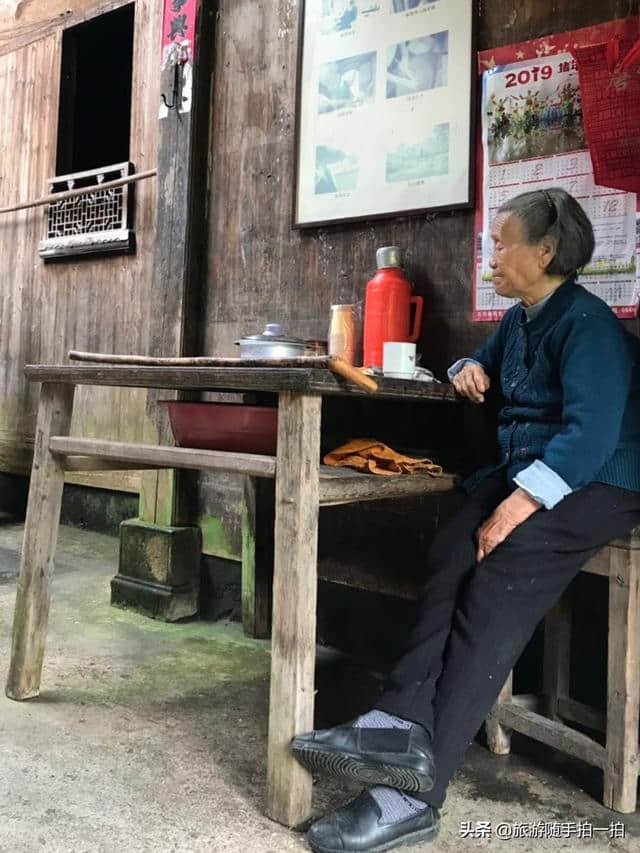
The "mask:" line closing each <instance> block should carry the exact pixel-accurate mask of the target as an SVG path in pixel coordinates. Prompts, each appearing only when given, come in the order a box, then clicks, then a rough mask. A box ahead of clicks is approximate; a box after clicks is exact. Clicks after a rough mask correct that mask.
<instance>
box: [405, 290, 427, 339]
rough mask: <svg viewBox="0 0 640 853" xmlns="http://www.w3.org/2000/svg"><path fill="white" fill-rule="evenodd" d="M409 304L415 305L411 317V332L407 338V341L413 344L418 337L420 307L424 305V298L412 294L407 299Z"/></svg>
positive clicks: (420, 321)
mask: <svg viewBox="0 0 640 853" xmlns="http://www.w3.org/2000/svg"><path fill="white" fill-rule="evenodd" d="M409 304H413V305H415V306H416V313H415V314H414V317H413V332H412V333H411V336H410V338H409V343H412V344H414V343H415V342H416V341H417V340H418V338H419V337H420V329H421V327H422V308H423V306H424V299H423V298H422V296H412V297H411V299H410V300H409Z"/></svg>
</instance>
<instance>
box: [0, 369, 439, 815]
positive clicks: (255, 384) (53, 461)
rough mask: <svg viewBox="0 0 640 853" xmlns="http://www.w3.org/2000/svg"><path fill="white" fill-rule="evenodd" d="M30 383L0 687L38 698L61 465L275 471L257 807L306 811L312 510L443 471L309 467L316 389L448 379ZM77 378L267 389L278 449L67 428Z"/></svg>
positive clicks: (117, 372)
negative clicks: (302, 744) (265, 731)
mask: <svg viewBox="0 0 640 853" xmlns="http://www.w3.org/2000/svg"><path fill="white" fill-rule="evenodd" d="M25 373H26V375H27V377H28V379H29V380H30V381H33V382H41V383H42V387H41V391H40V402H39V406H38V417H37V425H36V434H35V448H34V457H33V468H32V472H31V484H30V489H29V502H28V506H27V517H26V523H25V531H24V544H23V549H22V558H21V565H20V576H19V579H18V590H17V598H16V608H15V614H14V624H13V645H12V651H11V665H10V669H9V676H8V680H7V688H6V693H7V696H8V697H9V698H11V699H16V700H23V699H30V698H32V697H35V696H37V695H38V693H39V690H40V678H41V672H42V663H43V658H44V649H45V641H46V631H47V621H48V615H49V602H50V581H51V576H52V574H53V560H54V554H55V549H56V542H57V538H58V526H59V520H60V505H61V500H62V490H63V485H64V476H65V471H70V470H71V471H86V470H94V471H95V470H117V469H123V468H132V469H142V468H153V469H157V468H196V469H198V468H201V469H207V470H213V471H225V472H234V473H240V474H245V475H249V476H253V477H269V478H275V494H276V511H275V531H274V536H275V549H274V581H273V632H272V645H271V693H270V705H269V708H270V711H269V741H268V778H267V813H268V815H269V816H270V817H272V818H273V819H275V820H277V821H280V822H281V823H284V824H286V825H288V826H294V825H296V824H299V823H301V822H302V821H303V820H305V819H306V818H307V817H308V815H309V813H310V808H311V783H312V780H311V776H310V774H309V773H308V772H307V771H306V770H305V769H304V768H302V767H301V766H300V765H299V764H298V763H297V762H296V761H295V760H294V759H293V758H292V757H291V755H290V753H289V743H290V741H291V738H292V737H293V736H294V735H295V734H297V733H299V732H303V731H308V730H310V729H312V728H313V705H314V666H315V642H316V587H317V566H316V560H317V539H318V510H319V507H320V506H322V505H329V504H331V505H335V504H341V503H353V502H356V501H362V500H376V499H380V498H390V497H407V496H412V495H420V494H425V493H429V492H441V491H446V490H449V489H451V488H452V487H453V483H454V478H453V477H452V476H451V475H448V474H445V475H443V476H442V477H439V478H433V477H430V476H428V475H413V476H410V477H404V476H403V477H394V478H381V477H376V476H373V475H365V474H358V473H356V472H353V471H350V470H348V469H339V470H336V469H325V467H324V466H321V465H320V413H321V403H322V397H323V395H325V394H332V395H336V394H337V395H345V396H363V395H366V396H367V397H368V398H369V399H371V400H401V401H405V402H416V401H425V402H431V403H453V402H455V401H456V397H455V393H454V391H453V388H452V387H451V386H450V385H444V384H443V385H441V384H432V383H418V382H404V381H401V380H390V379H384V380H381V381H380V387H379V390H378V392H377V393H376V394H374V395H371V394H366V392H363V391H361V390H360V389H358V388H356V387H355V386H352V385H348V384H346V383H345V382H344V381H343V380H341V379H340V378H338V377H336V376H334V375H333V374H332V373H330V372H329V371H327V370H317V369H315V370H314V369H309V368H293V369H286V368H278V369H274V368H245V367H242V368H241V367H231V368H211V367H197V368H191V367H174V368H166V367H125V366H112V365H109V366H99V367H98V366H95V365H29V366H27V368H26V369H25ZM76 385H108V386H126V387H137V388H163V389H178V390H180V391H186V390H194V391H212V390H218V391H219V390H229V389H233V390H236V391H255V390H259V391H269V392H275V393H277V394H278V449H277V456H276V457H270V456H260V455H256V454H243V453H225V452H220V451H212V450H195V449H189V448H183V447H170V446H160V445H145V444H128V443H123V442H114V441H109V440H95V439H86V438H75V437H70V436H69V428H70V423H71V415H72V410H73V398H74V390H75V386H76Z"/></svg>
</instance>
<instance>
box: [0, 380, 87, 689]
mask: <svg viewBox="0 0 640 853" xmlns="http://www.w3.org/2000/svg"><path fill="white" fill-rule="evenodd" d="M73 396H74V387H73V385H50V384H45V385H43V386H42V388H41V390H40V403H39V405H38V419H37V423H36V435H35V449H34V455H33V469H32V472H31V482H30V485H29V500H28V503H27V518H26V522H25V527H24V545H23V548H22V556H21V560H20V575H19V577H18V590H17V595H16V607H15V611H14V617H13V641H12V647H11V663H10V666H9V676H8V678H7V688H6V693H7V696H8V697H9V698H10V699H19V700H21V699H31V698H33V697H34V696H37V695H38V693H39V692H40V677H41V674H42V662H43V659H44V648H45V643H46V638H47V625H48V622H49V603H50V600H51V578H52V576H53V569H54V562H53V560H54V555H55V551H56V544H57V541H58V527H59V524H60V506H61V503H62V490H63V487H64V470H63V469H62V466H61V465H60V460H59V459H58V458H57V457H55V456H54V455H53V454H52V453H51V451H50V450H49V441H50V437H51V435H52V434H54V433H66V432H68V430H69V426H70V424H71V413H72V409H73Z"/></svg>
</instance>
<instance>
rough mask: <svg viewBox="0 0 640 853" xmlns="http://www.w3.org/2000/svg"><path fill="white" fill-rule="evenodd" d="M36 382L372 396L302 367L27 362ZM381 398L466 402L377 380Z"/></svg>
mask: <svg viewBox="0 0 640 853" xmlns="http://www.w3.org/2000/svg"><path fill="white" fill-rule="evenodd" d="M24 372H25V376H26V377H27V378H28V379H30V380H31V381H32V382H73V383H76V384H78V385H114V386H124V387H129V388H166V389H173V388H176V389H178V388H179V389H181V390H191V391H209V390H216V389H218V390H222V389H225V388H229V389H234V390H237V389H240V390H243V391H251V390H256V391H270V392H277V391H306V392H308V393H313V394H337V395H342V396H349V397H352V396H355V397H370V396H371V395H370V394H369V392H368V391H365V390H364V389H362V388H358V387H357V386H356V385H353V384H352V383H351V382H348V381H347V380H345V379H343V378H342V377H340V376H336V375H335V374H334V373H331V371H329V370H323V369H316V368H302V367H291V368H287V367H236V366H234V367H161V366H157V365H148V366H144V365H139V366H138V365H135V366H134V365H114V364H109V365H101V366H98V365H95V364H51V365H48V364H45V365H43V364H28V365H27V366H26V367H25V369H24ZM376 381H377V383H378V389H377V391H376V398H377V399H382V398H384V399H387V400H399V401H402V402H405V403H407V402H416V403H421V402H424V403H429V402H433V403H447V404H448V403H455V404H460V403H461V402H462V401H461V399H460V398H459V397H457V396H456V393H455V390H454V388H453V386H452V385H449V384H447V383H444V382H443V383H433V382H405V381H404V380H401V379H387V378H384V377H382V378H379V379H377V380H376Z"/></svg>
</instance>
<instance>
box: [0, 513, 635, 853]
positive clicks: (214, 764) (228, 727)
mask: <svg viewBox="0 0 640 853" xmlns="http://www.w3.org/2000/svg"><path fill="white" fill-rule="evenodd" d="M21 532H22V529H21V526H20V525H18V524H15V523H11V522H7V521H6V520H5V522H4V523H0V649H1V650H2V654H1V656H0V660H1V661H2V663H1V665H0V681H1V682H2V684H4V681H5V677H6V670H7V665H8V655H9V647H10V630H11V619H12V610H13V602H14V595H15V574H16V572H17V565H18V559H19V550H20V543H21ZM117 547H118V545H117V540H114V539H112V538H110V537H107V536H101V535H98V534H93V533H87V532H82V531H77V530H73V529H71V528H63V529H62V530H61V535H60V543H59V548H58V559H57V561H56V578H55V582H54V589H53V605H52V613H51V623H50V630H49V640H48V647H47V657H46V660H45V667H44V674H43V690H42V694H41V696H40V698H39V699H37V700H34V701H31V702H27V703H16V702H11V701H9V700H8V699H6V698H5V697H4V692H3V691H2V695H1V698H0V756H1V760H0V851H7V853H23V851H24V853H32V851H44V852H45V853H46V851H56V852H57V851H65V853H66V851H73V853H97V851H100V853H102V851H104V853H112V851H113V852H114V853H115V851H117V853H138V851H154V853H164V851H167V852H168V851H181V853H182V851H184V853H192V852H193V853H196V851H207V853H211V852H212V851H213V852H214V853H216V852H217V851H233V853H236V851H237V853H286V851H302V850H306V849H307V845H306V843H305V840H304V835H302V834H301V833H299V832H294V831H289V830H287V829H285V828H284V827H281V826H279V825H278V824H275V823H272V822H271V821H269V820H268V819H267V818H266V817H264V815H263V812H262V809H263V793H264V778H265V747H266V728H267V695H268V672H269V645H268V643H266V642H260V641H254V640H249V639H247V638H245V637H244V636H243V634H242V631H241V629H240V627H239V626H238V625H237V624H228V623H223V622H218V623H205V622H192V623H188V624H182V625H165V624H162V623H159V622H154V621H152V620H149V619H146V618H144V617H141V616H138V615H136V614H134V613H129V612H127V611H124V610H119V609H115V608H112V607H110V606H109V604H108V601H109V579H110V577H111V576H112V575H113V573H114V567H115V565H116V561H117ZM327 661H328V664H326V665H328V666H330V665H331V656H329V657H328V658H327ZM325 668H326V667H325ZM323 677H324V678H326V672H325V673H324V676H323ZM515 745H516V746H517V748H518V749H519V754H517V755H512V756H510V757H508V758H497V757H495V756H491V755H490V754H489V753H488V752H487V751H486V750H485V749H484V748H483V747H481V746H479V745H474V746H473V747H472V748H471V749H470V750H469V753H468V756H467V759H466V761H465V764H464V767H463V768H462V769H461V771H460V772H459V773H458V775H457V776H456V778H455V780H454V782H453V784H452V787H451V789H450V794H449V798H448V800H447V803H446V806H445V809H444V812H443V825H442V832H441V834H440V837H439V839H438V840H437V841H436V842H435V843H433V844H429V845H422V846H416V847H414V848H413V849H415V850H416V851H419V850H424V851H447V853H451V851H456V853H460V851H467V850H468V851H480V850H485V849H488V848H490V849H494V848H495V849H500V850H507V849H508V850H510V851H517V852H518V853H520V852H521V851H532V850H536V851H538V850H542V851H545V850H549V851H560V850H562V851H574V850H575V851H578V850H585V849H591V850H613V851H632V850H638V849H639V848H640V816H639V815H638V814H636V815H633V816H626V817H624V818H622V817H621V816H619V815H616V814H614V813H612V812H609V811H608V810H606V809H604V808H603V807H602V806H601V805H600V803H599V801H598V799H597V798H598V797H599V785H600V784H601V782H600V774H598V773H595V772H592V771H589V770H586V769H585V768H584V766H583V765H580V764H579V763H578V762H575V763H570V762H566V761H562V760H560V759H558V757H557V756H556V757H553V756H550V755H549V754H548V753H547V752H543V753H542V754H541V750H540V748H539V747H535V748H533V749H531V744H527V742H526V740H525V739H522V740H521V741H518V742H517V743H516V744H515ZM522 750H524V752H523V751H522ZM315 792H316V793H315V796H314V808H315V810H316V813H317V814H320V813H322V812H324V811H326V810H327V809H329V808H332V807H335V806H337V805H338V804H340V803H341V802H343V801H344V800H345V799H346V798H348V797H350V796H351V795H354V794H356V793H357V792H358V788H357V786H350V787H349V786H344V785H340V784H337V783H335V782H333V781H332V780H330V779H326V778H323V779H321V780H319V781H318V783H317V785H316V788H315ZM619 820H622V821H623V822H624V824H625V835H626V837H625V838H624V839H621V838H618V839H610V838H609V833H608V832H606V833H605V832H594V836H595V840H593V841H590V840H583V839H579V838H575V837H574V838H552V839H549V840H539V839H537V840H530V839H522V838H520V839H513V840H510V841H505V840H501V839H498V838H496V837H495V829H496V827H497V825H498V824H508V825H511V827H512V831H516V829H515V825H516V824H520V825H522V824H524V825H526V826H530V825H532V824H538V823H543V824H544V823H547V824H549V823H551V824H559V823H561V822H570V823H571V824H573V825H574V826H575V824H576V823H577V822H587V823H590V824H591V825H592V826H593V828H594V829H595V830H597V829H599V828H604V827H608V826H609V824H610V822H611V821H614V822H617V821H619ZM463 821H466V822H469V823H470V824H471V826H472V827H475V825H476V822H478V821H488V822H491V824H492V837H490V838H468V837H467V838H464V837H462V836H461V823H462V822H463ZM573 831H575V830H573ZM618 832H619V830H618ZM614 834H615V833H614Z"/></svg>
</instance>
